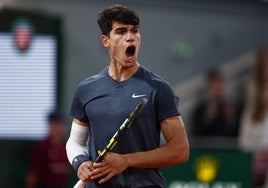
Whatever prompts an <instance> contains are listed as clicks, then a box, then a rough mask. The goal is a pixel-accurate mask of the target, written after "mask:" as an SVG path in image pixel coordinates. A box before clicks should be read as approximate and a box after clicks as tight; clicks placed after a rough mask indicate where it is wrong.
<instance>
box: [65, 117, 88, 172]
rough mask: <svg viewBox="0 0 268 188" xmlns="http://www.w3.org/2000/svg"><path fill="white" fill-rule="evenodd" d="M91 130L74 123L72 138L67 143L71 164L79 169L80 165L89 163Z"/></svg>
mask: <svg viewBox="0 0 268 188" xmlns="http://www.w3.org/2000/svg"><path fill="white" fill-rule="evenodd" d="M88 139H89V128H88V127H86V126H82V125H78V124H77V123H75V122H73V124H72V129H71V133H70V137H69V139H68V141H67V143H66V152H67V157H68V160H69V162H70V163H71V164H72V166H73V167H74V168H75V170H77V169H78V167H79V165H80V164H81V163H82V162H84V161H88V160H89V157H88V155H89V154H88V146H87V142H88Z"/></svg>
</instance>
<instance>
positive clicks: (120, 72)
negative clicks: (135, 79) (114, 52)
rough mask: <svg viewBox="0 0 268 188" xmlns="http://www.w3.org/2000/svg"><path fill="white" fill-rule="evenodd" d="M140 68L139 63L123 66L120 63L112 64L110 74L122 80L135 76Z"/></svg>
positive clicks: (115, 78)
mask: <svg viewBox="0 0 268 188" xmlns="http://www.w3.org/2000/svg"><path fill="white" fill-rule="evenodd" d="M138 68H139V63H137V62H136V63H135V64H134V65H132V66H122V65H118V64H112V63H111V64H110V66H109V75H110V76H111V77H112V78H113V79H114V80H116V81H118V82H121V81H124V80H127V79H129V78H130V77H131V76H133V75H134V74H135V73H136V71H137V70H138Z"/></svg>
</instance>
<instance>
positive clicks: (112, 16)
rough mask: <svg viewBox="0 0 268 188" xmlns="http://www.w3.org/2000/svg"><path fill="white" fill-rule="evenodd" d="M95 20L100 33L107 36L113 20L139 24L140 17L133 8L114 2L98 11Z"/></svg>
mask: <svg viewBox="0 0 268 188" xmlns="http://www.w3.org/2000/svg"><path fill="white" fill-rule="evenodd" d="M97 21H98V24H99V26H100V29H101V32H102V34H103V35H107V36H109V34H110V32H111V30H112V26H113V23H114V22H119V23H123V24H130V25H139V23H140V18H139V16H138V14H137V13H136V12H135V11H134V10H132V9H130V8H128V7H125V6H123V5H118V4H116V5H112V6H110V7H108V8H106V9H104V10H103V11H102V12H100V13H99V15H98V19H97Z"/></svg>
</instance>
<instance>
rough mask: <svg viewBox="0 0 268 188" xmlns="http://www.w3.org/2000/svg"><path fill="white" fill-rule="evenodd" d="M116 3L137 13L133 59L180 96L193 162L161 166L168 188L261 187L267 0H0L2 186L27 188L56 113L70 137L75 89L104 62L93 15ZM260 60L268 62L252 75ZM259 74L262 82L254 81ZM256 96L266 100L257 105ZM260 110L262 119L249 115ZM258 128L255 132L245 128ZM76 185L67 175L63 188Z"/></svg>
mask: <svg viewBox="0 0 268 188" xmlns="http://www.w3.org/2000/svg"><path fill="white" fill-rule="evenodd" d="M114 3H120V4H124V5H127V6H130V7H132V8H133V9H135V10H136V11H137V12H138V14H139V15H140V17H141V37H142V45H141V50H140V52H139V62H140V63H141V64H142V65H144V66H145V67H147V68H149V69H151V70H152V71H153V72H155V73H157V74H159V75H160V76H162V77H163V78H164V79H166V80H167V81H168V82H170V84H171V86H172V87H173V89H174V90H175V92H176V94H177V95H178V96H179V98H180V112H181V114H182V117H183V119H184V121H185V127H186V129H187V133H188V136H189V141H190V146H191V156H190V160H189V162H188V163H187V164H184V165H181V166H174V167H168V168H164V169H163V173H164V174H165V176H166V177H167V180H168V184H169V188H181V187H183V188H186V187H187V188H188V187H191V188H195V187H199V188H200V187H206V188H207V187H217V188H238V187H239V188H242V187H243V188H244V187H248V188H252V187H262V186H263V185H264V184H265V178H267V176H266V175H265V174H266V172H267V167H265V165H266V166H267V163H268V162H267V161H268V157H267V154H266V155H259V153H263V151H265V152H266V151H267V150H262V148H265V149H266V148H268V145H267V143H268V142H266V141H265V140H264V139H263V140H261V139H260V140H261V141H257V140H258V139H259V138H260V137H264V136H265V135H264V136H263V135H262V136H260V135H261V133H262V132H263V134H265V130H267V132H266V133H267V134H268V128H266V129H262V128H259V127H261V126H262V127H268V122H267V114H268V113H267V111H268V110H267V109H268V107H267V106H268V103H267V101H268V99H267V98H268V97H267V95H268V94H267V89H266V90H265V89H263V88H267V82H268V81H267V80H268V79H267V77H268V76H267V75H268V63H267V62H268V55H266V57H259V56H260V54H265V52H263V51H265V50H262V49H263V48H264V47H265V46H266V45H267V43H268V35H267V33H268V20H267V18H268V1H266V0H232V1H231V0H217V1H213V0H202V1H198V0H187V1H186V0H166V1H161V0H146V1H143V0H128V1H123V0H122V1H113V0H109V1H108V0H107V1H106V0H102V1H93V0H76V1H71V0H46V1H42V0H2V1H1V0H0V148H1V149H0V187H3V188H5V187H9V188H12V187H26V182H27V178H26V177H27V171H28V169H29V166H30V164H31V160H32V158H31V157H30V156H31V155H32V154H31V153H32V151H33V149H34V147H35V145H36V143H37V142H39V141H42V140H44V139H45V138H47V137H48V136H49V134H50V131H51V127H50V126H49V123H48V122H47V119H46V118H47V116H48V114H49V113H50V112H51V111H52V110H55V109H57V110H58V111H60V112H61V114H63V115H64V117H65V122H64V123H65V139H67V136H68V135H69V130H70V125H71V124H70V123H71V117H70V115H69V110H70V106H71V102H72V96H73V94H74V91H75V89H76V87H77V85H78V83H79V82H80V81H82V80H83V79H84V78H85V77H88V76H90V75H93V74H95V73H97V72H99V71H100V70H102V69H103V68H104V67H105V66H107V65H108V61H109V59H108V53H107V51H106V49H105V48H104V47H103V46H102V45H101V43H100V34H101V33H100V30H99V27H98V25H97V21H96V19H97V14H98V12H99V11H101V10H102V9H103V8H104V7H106V6H109V5H111V4H114ZM264 49H266V47H265V48H264ZM260 51H262V53H260ZM266 52H267V53H266V54H268V50H267V49H266ZM264 56H265V55H264ZM260 59H261V60H263V61H264V62H266V64H265V63H264V65H263V66H262V67H261V68H259V69H260V70H263V71H260V72H258V70H257V68H255V67H256V64H257V62H259V61H260ZM265 70H266V72H265ZM256 72H257V73H256ZM256 75H264V76H263V77H264V78H261V79H262V80H265V81H263V82H265V83H263V82H262V84H256V82H257V81H256V77H257V76H256ZM256 85H257V86H256ZM263 90H265V91H264V92H263V93H265V94H259V92H256V91H263ZM214 94H215V95H214ZM258 94H259V95H258ZM257 96H258V97H257ZM255 98H259V99H260V98H263V100H262V101H260V102H259V103H260V104H263V105H260V106H261V107H256V105H255ZM256 103H257V102H256ZM256 108H257V109H263V110H261V112H259V111H258V112H257V114H261V115H260V116H261V117H260V118H258V117H259V116H258V115H256V117H257V120H256V121H255V119H256V118H255V119H254V118H253V119H254V120H252V121H251V120H248V119H246V118H245V117H251V116H254V115H251V114H254V113H253V112H252V113H251V111H254V109H256ZM254 112H255V111H254ZM247 113H249V115H248V114H247ZM255 114H256V113H255ZM265 115H266V116H265ZM254 117H255V116H254ZM262 118H263V119H266V122H265V121H263V122H262V123H260V122H261V119H262ZM214 120H215V121H214ZM245 122H247V123H245ZM248 122H249V123H248ZM255 122H257V123H259V124H261V126H258V125H257V126H258V128H257V129H258V130H259V132H258V133H253V135H252V134H251V133H252V132H254V130H255V128H254V129H252V130H253V131H249V130H250V128H247V130H246V131H242V130H244V128H243V127H245V126H247V125H248V124H249V127H250V126H251V125H253V124H254V123H255ZM216 127H220V128H216ZM262 130H264V131H262ZM245 132H249V133H248V134H246V133H245ZM244 133H245V134H244ZM249 137H250V138H249ZM245 140H246V141H245ZM254 141H256V142H258V143H254V144H251V143H252V142H254ZM247 142H250V143H247ZM259 142H262V143H263V144H262V145H261V146H259V145H258V144H259ZM250 144H251V145H250ZM248 145H250V146H248ZM260 148H261V152H260ZM265 152H264V153H265ZM266 153H267V152H266ZM257 154H258V155H257ZM259 156H261V157H260V158H261V161H260V162H259V160H258V159H259ZM256 160H257V161H258V162H256ZM256 163H258V164H256ZM259 167H261V170H259ZM256 171H257V172H256ZM256 173H257V175H256ZM76 180H77V178H76V176H75V174H74V173H73V171H72V170H70V176H69V178H68V182H67V187H72V186H73V185H74V182H75V181H76ZM28 187H29V186H28Z"/></svg>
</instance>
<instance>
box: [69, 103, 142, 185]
mask: <svg viewBox="0 0 268 188" xmlns="http://www.w3.org/2000/svg"><path fill="white" fill-rule="evenodd" d="M146 103H147V99H146V98H142V99H141V101H140V102H139V103H138V104H137V106H136V107H135V108H134V109H133V110H132V111H131V113H130V115H129V117H127V118H126V119H125V121H124V122H123V123H122V124H121V126H120V128H119V129H118V130H117V131H116V132H115V134H114V135H113V137H112V138H111V139H110V141H109V142H108V144H107V145H106V146H105V148H104V149H103V150H102V151H101V153H100V154H99V155H98V157H97V158H96V160H95V161H94V163H98V162H101V161H102V160H103V158H104V156H105V155H106V154H107V153H108V152H109V151H111V150H112V149H113V148H114V147H115V146H116V144H117V143H118V141H119V139H120V138H121V137H122V135H123V134H124V133H125V132H126V130H127V129H128V128H129V127H131V125H132V124H133V121H134V120H135V118H136V117H137V115H138V113H139V112H140V111H141V109H142V108H143V107H144V106H145V104H146ZM85 186H86V182H83V181H82V180H79V181H78V182H77V183H76V184H75V186H74V188H84V187H85Z"/></svg>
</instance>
